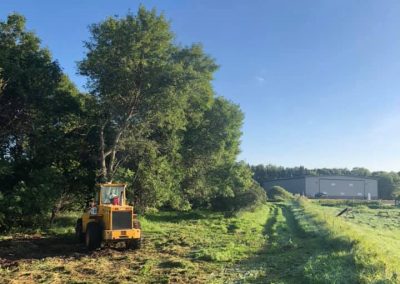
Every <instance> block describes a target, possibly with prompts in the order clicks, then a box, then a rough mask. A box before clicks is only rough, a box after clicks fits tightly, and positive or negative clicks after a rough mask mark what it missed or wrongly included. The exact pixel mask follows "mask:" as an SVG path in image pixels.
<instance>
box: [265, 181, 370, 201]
mask: <svg viewBox="0 0 400 284" xmlns="http://www.w3.org/2000/svg"><path fill="white" fill-rule="evenodd" d="M275 185H279V186H281V187H283V188H284V189H286V190H287V191H289V192H291V193H294V194H304V195H307V196H309V197H314V196H315V194H316V193H319V192H326V194H327V195H328V197H331V198H360V199H367V198H368V193H369V194H370V195H371V198H372V199H377V198H378V181H377V180H375V179H368V178H359V177H352V176H316V177H311V176H310V177H303V178H292V179H278V180H272V181H268V182H265V183H264V184H263V187H264V188H265V189H267V190H268V188H271V187H272V186H275Z"/></svg>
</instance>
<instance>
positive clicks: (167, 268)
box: [0, 199, 400, 283]
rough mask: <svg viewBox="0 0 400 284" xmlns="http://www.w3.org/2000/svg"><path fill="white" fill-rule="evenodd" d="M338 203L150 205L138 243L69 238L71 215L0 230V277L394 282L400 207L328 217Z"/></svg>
mask: <svg viewBox="0 0 400 284" xmlns="http://www.w3.org/2000/svg"><path fill="white" fill-rule="evenodd" d="M327 205H328V206H327ZM343 206H349V203H346V204H342V203H338V202H336V203H335V202H331V201H328V202H325V201H321V203H318V202H314V201H309V200H303V199H297V200H286V201H284V202H273V203H268V204H267V205H264V206H261V207H259V208H258V209H257V210H255V211H254V212H242V213H239V214H238V215H237V216H233V217H227V216H224V214H222V213H215V212H209V211H193V212H191V213H175V212H174V213H172V212H158V213H153V214H148V215H147V216H146V217H142V218H141V221H142V227H143V228H144V232H145V242H144V246H143V248H142V250H139V251H124V250H119V249H104V250H101V251H95V252H93V253H88V252H87V251H86V250H85V248H84V247H83V246H81V245H79V244H78V243H77V242H76V241H75V240H74V239H73V233H72V232H73V221H74V219H75V217H76V216H75V215H68V216H65V217H63V218H59V219H57V220H56V227H55V228H54V229H53V230H51V231H47V232H46V234H45V233H42V234H30V235H16V236H14V237H6V236H4V237H3V238H2V241H1V242H0V258H1V260H0V261H1V262H0V263H1V264H0V265H1V269H0V276H1V277H2V279H3V281H4V282H6V283H18V282H27V283H36V282H43V283H57V282H58V283H67V282H68V283H71V282H72V283H97V282H99V279H101V281H103V282H110V283H124V282H125V283H128V282H139V283H189V282H190V283H397V271H398V270H399V269H398V267H399V260H400V255H399V253H398V250H397V248H398V246H399V245H400V237H398V236H399V235H400V234H399V230H400V225H399V224H398V222H397V220H398V216H399V215H400V209H386V207H385V206H383V207H379V206H378V208H376V207H377V203H371V207H372V208H370V207H367V206H366V205H362V204H357V205H355V206H354V207H353V210H352V211H351V213H348V214H344V215H343V216H342V217H335V216H336V214H337V213H338V212H340V211H341V209H343V208H344V207H343ZM376 229H379V233H376ZM116 265H118V270H117V271H115V273H113V272H112V271H111V270H110V267H115V266H116Z"/></svg>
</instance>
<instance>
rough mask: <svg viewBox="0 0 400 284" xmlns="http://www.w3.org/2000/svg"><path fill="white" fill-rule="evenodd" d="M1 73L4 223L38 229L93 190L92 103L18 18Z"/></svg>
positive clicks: (6, 30)
mask: <svg viewBox="0 0 400 284" xmlns="http://www.w3.org/2000/svg"><path fill="white" fill-rule="evenodd" d="M0 68H1V77H2V80H3V82H4V84H3V87H2V94H1V96H0V183H1V184H2V190H1V195H2V198H1V197H0V199H2V200H0V202H1V204H0V205H1V206H0V208H1V209H0V210H1V211H2V212H3V215H4V216H5V220H6V221H5V223H7V224H3V225H13V223H20V224H21V223H24V222H25V223H33V222H35V220H40V219H41V217H43V216H46V215H47V213H49V211H53V216H55V215H56V213H57V212H58V211H59V210H60V209H61V208H62V207H63V206H64V205H65V203H66V201H67V199H69V198H67V196H69V197H70V196H72V195H74V196H75V195H76V194H77V193H79V192H81V190H82V189H83V188H85V182H84V180H86V178H87V176H88V175H89V173H88V171H90V169H89V170H88V167H86V166H83V164H84V163H85V162H82V161H84V160H82V159H81V158H82V155H84V153H85V150H84V149H85V147H84V145H85V139H83V137H84V134H85V131H86V130H85V129H84V128H85V122H84V116H85V113H84V111H83V109H84V105H85V100H86V99H85V96H82V95H81V94H79V92H78V91H77V90H76V88H75V87H74V86H73V85H72V83H71V82H70V81H69V80H68V78H67V77H66V76H65V75H63V73H62V71H61V69H60V67H59V66H58V63H57V62H56V61H54V60H53V59H52V58H51V55H50V52H49V51H48V50H47V49H45V48H42V47H41V46H40V40H39V39H38V38H37V37H36V35H35V34H34V33H32V32H29V31H27V30H26V29H25V19H24V18H23V17H22V16H20V15H18V14H12V15H10V16H9V17H8V18H7V21H5V22H0ZM88 160H90V159H88ZM88 187H89V186H87V187H86V188H88Z"/></svg>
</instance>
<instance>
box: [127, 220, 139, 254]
mask: <svg viewBox="0 0 400 284" xmlns="http://www.w3.org/2000/svg"><path fill="white" fill-rule="evenodd" d="M133 228H134V229H139V230H141V229H142V226H141V225H140V222H139V220H133ZM126 247H127V248H128V249H135V250H136V249H140V248H141V247H142V232H140V239H134V240H131V241H129V242H128V243H127V244H126Z"/></svg>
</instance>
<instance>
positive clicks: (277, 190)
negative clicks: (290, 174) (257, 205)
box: [267, 185, 293, 201]
mask: <svg viewBox="0 0 400 284" xmlns="http://www.w3.org/2000/svg"><path fill="white" fill-rule="evenodd" d="M267 195H268V199H269V200H271V201H285V200H290V199H292V198H293V194H291V193H290V192H288V191H286V190H285V189H284V188H283V187H280V186H277V185H276V186H273V187H271V188H269V189H267Z"/></svg>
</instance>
